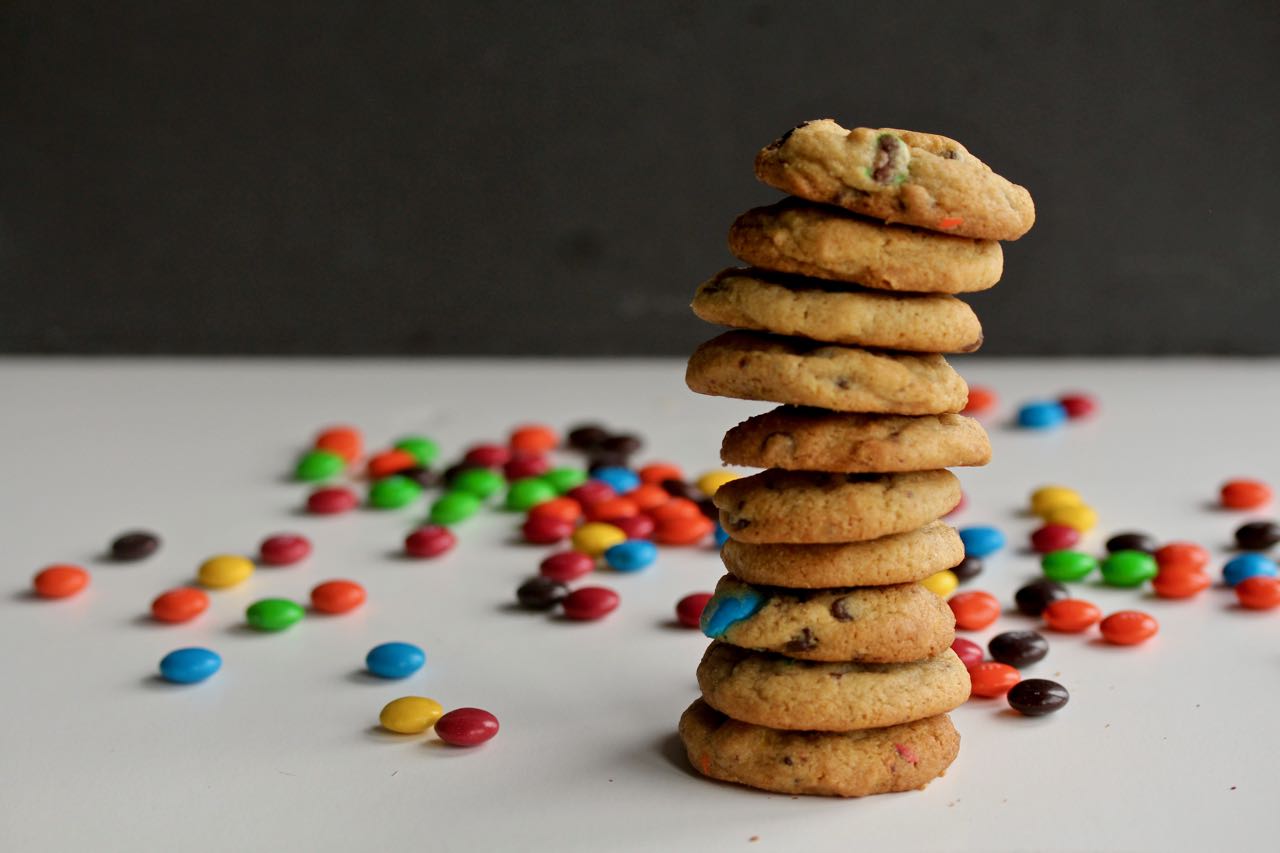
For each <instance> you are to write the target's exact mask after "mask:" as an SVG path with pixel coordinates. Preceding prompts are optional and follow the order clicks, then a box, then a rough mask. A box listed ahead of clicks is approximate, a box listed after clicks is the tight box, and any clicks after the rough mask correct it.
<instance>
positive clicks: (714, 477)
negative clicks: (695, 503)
mask: <svg viewBox="0 0 1280 853" xmlns="http://www.w3.org/2000/svg"><path fill="white" fill-rule="evenodd" d="M741 476H742V475H741V474H737V473H735V472H733V471H708V472H707V473H705V474H703V475H702V476H701V477H699V478H698V481H697V482H696V483H695V484H694V485H696V486H697V487H698V491H700V492H702V493H703V494H704V495H706V496H707V497H709V498H714V497H715V496H716V490H717V489H719V488H720V487H721V486H723V485H724V484H725V483H731V482H733V481H734V480H737V479H739V478H740V477H741Z"/></svg>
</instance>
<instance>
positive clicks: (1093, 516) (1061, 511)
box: [1044, 504, 1098, 533]
mask: <svg viewBox="0 0 1280 853" xmlns="http://www.w3.org/2000/svg"><path fill="white" fill-rule="evenodd" d="M1044 520H1045V521H1046V522H1047V523H1049V524H1065V525H1066V526H1067V527H1074V528H1075V529H1076V530H1079V531H1080V532H1081V533H1088V532H1089V531H1090V530H1092V529H1093V528H1095V527H1097V526H1098V514H1097V513H1096V512H1094V511H1093V507H1091V506H1085V505H1084V504H1080V505H1079V506H1063V507H1058V508H1057V509H1055V510H1053V511H1052V512H1050V513H1049V514H1048V515H1046V516H1045V517H1044Z"/></svg>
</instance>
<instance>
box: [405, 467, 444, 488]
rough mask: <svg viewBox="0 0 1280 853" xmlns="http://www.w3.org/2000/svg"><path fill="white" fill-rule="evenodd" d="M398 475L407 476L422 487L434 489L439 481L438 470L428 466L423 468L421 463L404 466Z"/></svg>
mask: <svg viewBox="0 0 1280 853" xmlns="http://www.w3.org/2000/svg"><path fill="white" fill-rule="evenodd" d="M400 476H402V477H408V478H409V479H410V480H413V481H414V482H415V483H417V484H418V485H419V486H422V488H424V489H434V488H435V487H436V486H438V485H440V481H441V476H440V472H439V471H432V470H431V469H430V468H424V467H422V466H421V465H419V466H417V467H415V468H406V469H405V470H403V471H401V472H400Z"/></svg>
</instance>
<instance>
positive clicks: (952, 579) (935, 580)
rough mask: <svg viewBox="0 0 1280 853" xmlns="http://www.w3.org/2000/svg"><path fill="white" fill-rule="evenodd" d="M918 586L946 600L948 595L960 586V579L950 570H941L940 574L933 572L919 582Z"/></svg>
mask: <svg viewBox="0 0 1280 853" xmlns="http://www.w3.org/2000/svg"><path fill="white" fill-rule="evenodd" d="M920 585H921V586H923V587H924V588H925V589H927V590H929V592H932V593H934V594H935V595H940V596H942V597H943V598H946V597H947V596H948V595H950V594H951V593H953V592H955V591H956V587H958V586H959V585H960V579H959V578H957V577H956V573H955V572H953V571H951V570H950V569H943V570H942V571H940V572H934V573H933V574H931V575H929V577H927V578H925V579H924V580H922V581H920Z"/></svg>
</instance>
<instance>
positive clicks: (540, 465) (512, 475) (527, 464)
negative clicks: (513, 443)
mask: <svg viewBox="0 0 1280 853" xmlns="http://www.w3.org/2000/svg"><path fill="white" fill-rule="evenodd" d="M550 470H551V460H550V459H548V458H547V457H546V456H544V455H542V454H541V453H520V452H517V453H515V454H513V455H512V457H511V458H510V459H508V460H507V464H505V465H503V466H502V476H504V477H506V478H507V480H508V481H514V480H523V479H524V478H525V477H541V476H542V475H543V474H545V473H547V472H548V471H550Z"/></svg>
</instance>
